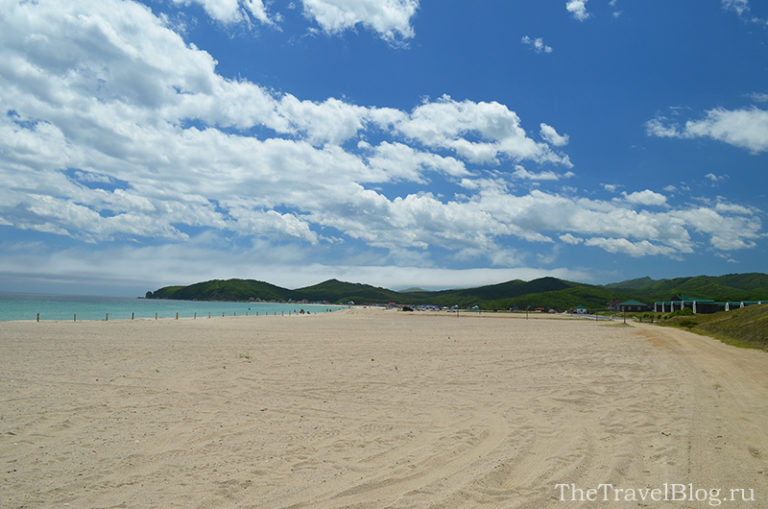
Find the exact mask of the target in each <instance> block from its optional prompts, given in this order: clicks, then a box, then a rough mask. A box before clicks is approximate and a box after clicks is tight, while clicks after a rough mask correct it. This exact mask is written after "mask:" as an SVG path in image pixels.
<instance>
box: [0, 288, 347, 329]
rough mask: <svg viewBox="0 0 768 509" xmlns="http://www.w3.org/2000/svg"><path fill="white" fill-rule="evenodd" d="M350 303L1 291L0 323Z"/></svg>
mask: <svg viewBox="0 0 768 509" xmlns="http://www.w3.org/2000/svg"><path fill="white" fill-rule="evenodd" d="M345 307H347V306H339V305H326V304H304V303H297V302H231V301H200V300H195V301H188V300H170V299H145V298H143V297H101V296H83V295H45V294H31V293H0V322H8V321H17V320H22V321H24V320H26V321H30V320H37V319H38V316H39V319H40V320H41V321H62V320H67V321H75V320H77V321H80V320H131V319H142V318H143V319H146V318H151V319H154V318H158V319H160V318H176V316H177V313H178V317H179V318H194V317H197V318H208V317H209V316H211V317H214V316H219V317H220V316H222V313H223V315H224V316H246V315H248V316H263V315H275V314H286V315H287V314H295V313H301V311H302V310H303V311H304V312H305V313H306V312H309V313H325V312H331V311H336V310H338V309H343V308H345Z"/></svg>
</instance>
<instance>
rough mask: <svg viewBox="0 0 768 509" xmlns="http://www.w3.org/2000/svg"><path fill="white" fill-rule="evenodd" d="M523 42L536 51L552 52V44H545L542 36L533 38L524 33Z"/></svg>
mask: <svg viewBox="0 0 768 509" xmlns="http://www.w3.org/2000/svg"><path fill="white" fill-rule="evenodd" d="M522 43H523V44H525V45H526V46H528V47H529V48H531V49H532V50H533V51H535V52H536V53H552V46H550V45H548V44H544V39H542V38H541V37H536V38H533V37H530V36H527V35H524V36H523V38H522Z"/></svg>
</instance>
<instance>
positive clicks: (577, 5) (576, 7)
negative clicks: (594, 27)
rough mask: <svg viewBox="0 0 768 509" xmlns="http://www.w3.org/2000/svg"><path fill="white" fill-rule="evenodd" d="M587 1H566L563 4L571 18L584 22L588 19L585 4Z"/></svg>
mask: <svg viewBox="0 0 768 509" xmlns="http://www.w3.org/2000/svg"><path fill="white" fill-rule="evenodd" d="M588 1H589V0H568V2H567V3H566V4H565V8H566V9H567V10H568V12H570V13H571V14H573V17H574V18H576V19H577V20H579V21H584V20H585V19H587V18H589V12H587V2H588Z"/></svg>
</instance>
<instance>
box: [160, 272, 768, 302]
mask: <svg viewBox="0 0 768 509" xmlns="http://www.w3.org/2000/svg"><path fill="white" fill-rule="evenodd" d="M677 294H683V295H686V296H689V297H698V298H709V299H715V300H766V301H768V274H763V273H749V274H727V275H724V276H694V277H681V278H674V279H660V280H654V279H651V278H649V277H643V278H638V279H632V280H629V281H622V282H619V283H612V284H608V285H590V284H586V283H577V282H573V281H566V280H562V279H558V278H554V277H543V278H539V279H534V280H532V281H522V280H512V281H507V282H504V283H498V284H494V285H486V286H480V287H476V288H462V289H452V290H438V291H426V290H416V291H401V292H398V291H395V290H389V289H387V288H381V287H375V286H371V285H367V284H362V283H349V282H344V281H339V280H337V279H329V280H328V281H323V282H322V283H318V284H316V285H312V286H307V287H304V288H297V289H295V290H289V289H287V288H281V287H279V286H276V285H273V284H270V283H267V282H264V281H256V280H253V279H228V280H212V281H205V282H200V283H195V284H192V285H188V286H166V287H163V288H160V289H158V290H156V291H154V292H147V295H146V296H147V298H155V299H180V300H224V301H227V300H233V301H248V300H262V301H303V300H306V301H310V302H329V303H347V302H350V301H354V302H355V303H357V304H364V303H368V304H382V303H388V302H396V303H398V304H416V305H418V304H434V305H438V306H454V305H457V306H460V307H470V306H475V305H476V306H480V307H482V308H486V309H506V308H510V307H516V308H525V307H528V306H531V307H545V308H555V309H568V308H572V307H574V306H577V305H583V306H586V307H588V308H592V309H601V308H605V307H606V306H607V304H608V303H609V302H612V301H615V300H630V299H634V300H639V301H642V302H646V303H649V304H652V303H653V302H654V301H656V300H668V299H669V298H670V297H671V296H673V295H677Z"/></svg>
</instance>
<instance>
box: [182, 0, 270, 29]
mask: <svg viewBox="0 0 768 509" xmlns="http://www.w3.org/2000/svg"><path fill="white" fill-rule="evenodd" d="M173 2H174V3H175V4H181V5H190V4H193V3H197V4H200V5H201V6H202V7H203V9H205V12H206V13H207V14H208V15H209V16H210V17H211V18H213V19H215V20H216V21H220V22H222V23H240V22H243V21H249V20H250V18H253V19H255V20H257V21H259V22H261V23H264V24H267V25H270V24H272V23H273V21H272V20H271V19H270V18H269V16H268V15H267V11H266V9H265V7H264V3H263V1H262V0H173Z"/></svg>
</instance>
